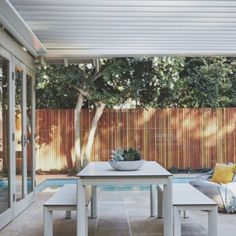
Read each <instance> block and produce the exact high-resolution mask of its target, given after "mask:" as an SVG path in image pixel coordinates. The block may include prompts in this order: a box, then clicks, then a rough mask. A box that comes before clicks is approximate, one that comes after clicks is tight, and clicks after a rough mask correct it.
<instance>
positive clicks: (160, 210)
mask: <svg viewBox="0 0 236 236" xmlns="http://www.w3.org/2000/svg"><path fill="white" fill-rule="evenodd" d="M157 218H163V191H162V189H161V188H160V187H159V186H157Z"/></svg>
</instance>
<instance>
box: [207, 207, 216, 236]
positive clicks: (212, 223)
mask: <svg viewBox="0 0 236 236" xmlns="http://www.w3.org/2000/svg"><path fill="white" fill-rule="evenodd" d="M208 236H217V206H215V207H214V208H213V209H212V210H211V211H208Z"/></svg>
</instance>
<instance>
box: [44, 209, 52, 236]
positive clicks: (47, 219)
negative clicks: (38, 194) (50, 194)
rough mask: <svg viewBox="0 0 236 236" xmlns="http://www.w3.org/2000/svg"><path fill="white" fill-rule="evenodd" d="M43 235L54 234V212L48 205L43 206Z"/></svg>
mask: <svg viewBox="0 0 236 236" xmlns="http://www.w3.org/2000/svg"><path fill="white" fill-rule="evenodd" d="M43 235H44V236H53V214H52V211H49V210H48V208H47V207H46V206H44V207H43Z"/></svg>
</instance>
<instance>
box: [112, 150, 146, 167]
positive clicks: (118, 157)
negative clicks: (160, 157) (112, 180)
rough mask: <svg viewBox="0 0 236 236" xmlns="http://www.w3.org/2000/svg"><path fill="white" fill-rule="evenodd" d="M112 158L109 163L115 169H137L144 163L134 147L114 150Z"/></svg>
mask: <svg viewBox="0 0 236 236" xmlns="http://www.w3.org/2000/svg"><path fill="white" fill-rule="evenodd" d="M111 158H112V159H111V160H110V162H109V163H110V165H111V166H112V167H113V168H114V169H115V170H137V169H139V168H140V167H141V166H142V165H143V164H144V160H142V159H141V154H140V153H139V152H138V151H137V150H135V149H134V148H128V149H116V150H112V154H111Z"/></svg>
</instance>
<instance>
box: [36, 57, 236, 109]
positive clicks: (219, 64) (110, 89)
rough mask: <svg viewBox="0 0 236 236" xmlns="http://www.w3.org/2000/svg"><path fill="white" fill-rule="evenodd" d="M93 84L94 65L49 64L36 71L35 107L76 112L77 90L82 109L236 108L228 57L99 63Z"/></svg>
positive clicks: (235, 72)
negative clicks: (127, 105) (82, 99)
mask: <svg viewBox="0 0 236 236" xmlns="http://www.w3.org/2000/svg"><path fill="white" fill-rule="evenodd" d="M101 62H102V63H101V75H100V76H99V78H98V79H96V80H94V79H93V78H94V76H95V75H96V72H95V68H94V67H93V66H92V65H91V64H90V65H85V64H81V65H70V66H69V67H64V66H63V65H50V66H47V68H44V67H40V68H38V70H37V108H74V107H75V104H76V101H77V97H78V91H77V90H76V88H80V89H83V90H84V91H87V92H88V93H89V96H86V99H87V100H86V101H85V104H84V107H91V106H93V104H95V103H96V102H103V103H105V104H106V106H107V107H110V108H112V107H114V106H115V105H122V104H125V103H126V102H127V101H132V104H133V107H141V108H142V107H145V108H149V107H152V108H164V107H196V108H197V107H212V108H216V107H228V106H236V61H235V59H234V58H226V57H214V58H210V57H196V58H183V57H155V58H145V57H140V58H114V59H104V60H101Z"/></svg>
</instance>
